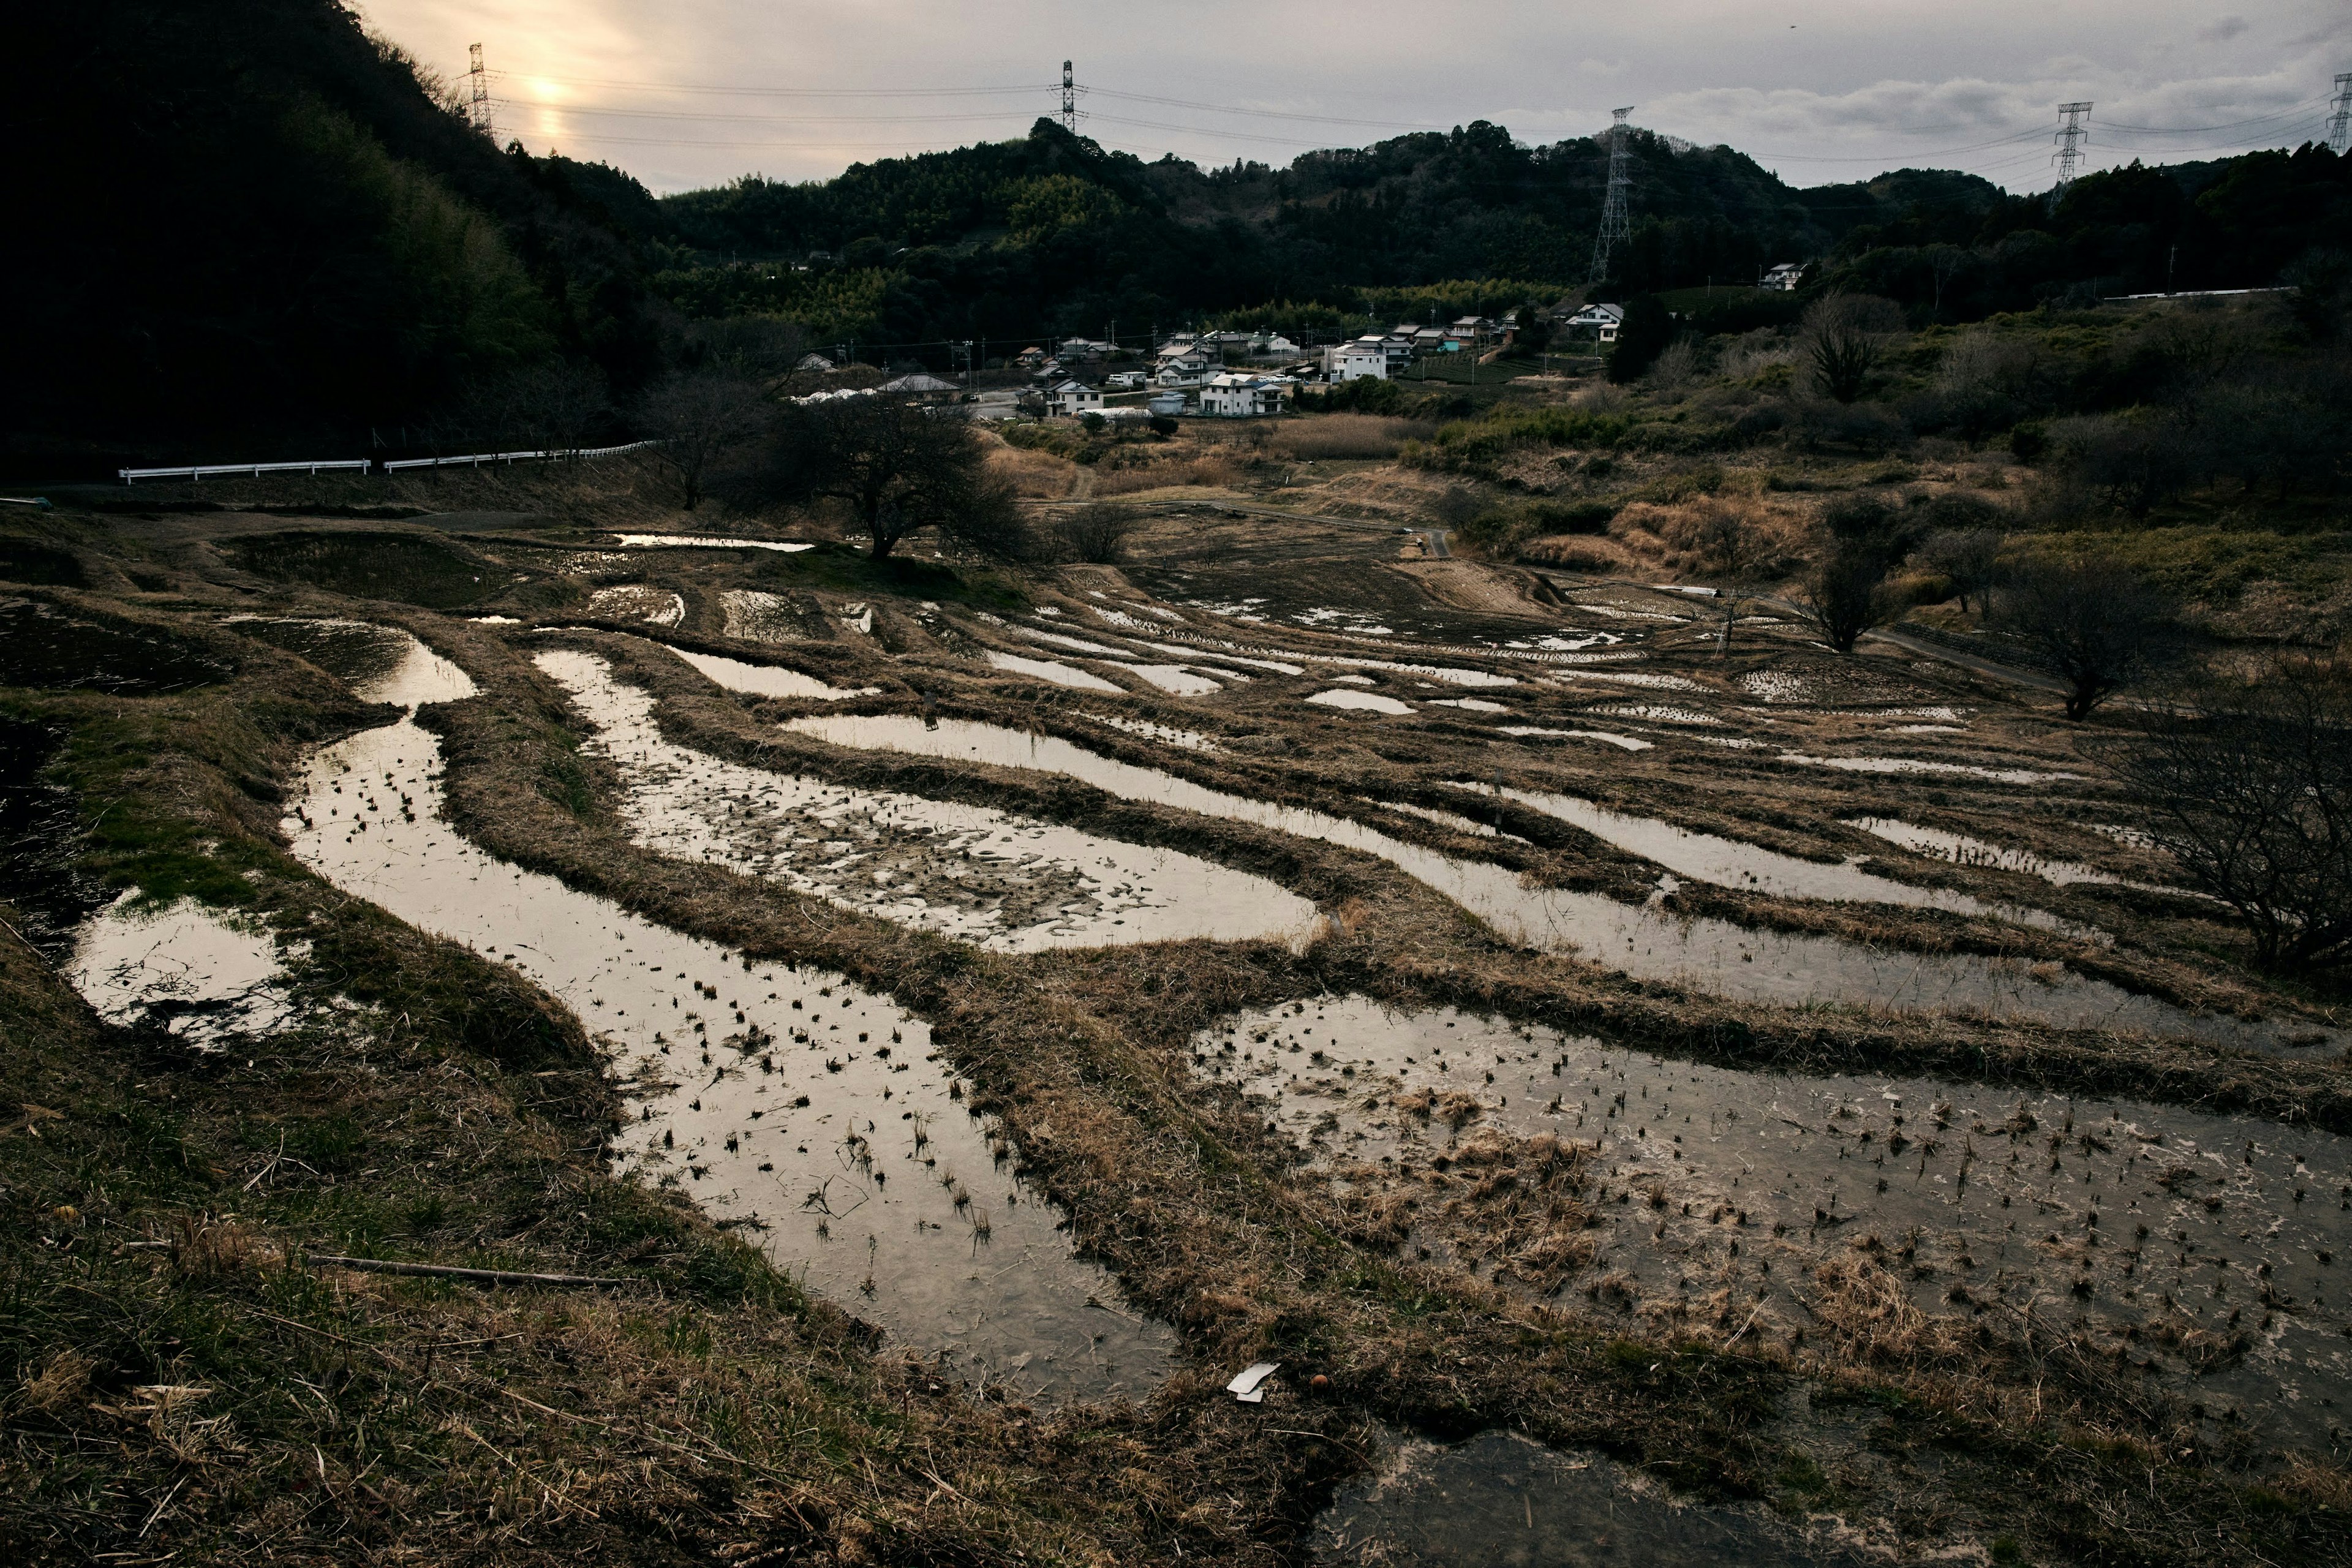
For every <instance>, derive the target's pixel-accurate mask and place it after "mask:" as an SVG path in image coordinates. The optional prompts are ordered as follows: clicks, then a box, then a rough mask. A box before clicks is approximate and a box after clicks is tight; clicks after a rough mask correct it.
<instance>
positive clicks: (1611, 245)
mask: <svg viewBox="0 0 2352 1568" xmlns="http://www.w3.org/2000/svg"><path fill="white" fill-rule="evenodd" d="M1610 112H1611V113H1612V114H1614V115H1615V116H1616V117H1617V123H1615V124H1614V125H1612V126H1611V127H1610V128H1609V194H1608V195H1607V196H1606V197H1604V198H1603V199H1602V201H1601V231H1600V232H1599V233H1598V234H1595V235H1594V236H1593V237H1592V268H1591V272H1590V274H1589V275H1588V276H1587V277H1586V278H1585V281H1586V282H1588V283H1598V282H1600V281H1601V279H1604V278H1606V277H1608V276H1609V253H1610V252H1611V251H1612V250H1613V249H1615V248H1616V247H1618V246H1621V245H1622V244H1624V243H1625V242H1626V241H1627V240H1629V239H1631V238H1632V237H1633V224H1632V222H1631V221H1630V220H1629V219H1628V218H1627V217H1626V216H1625V193H1626V191H1627V190H1628V189H1630V188H1631V187H1632V185H1633V172H1632V170H1633V165H1632V163H1631V161H1630V160H1629V159H1628V158H1627V157H1626V153H1625V117H1626V116H1627V115H1629V114H1631V113H1633V105H1632V104H1630V103H1629V104H1627V105H1626V106H1625V107H1624V108H1622V109H1617V110H1611V111H1610Z"/></svg>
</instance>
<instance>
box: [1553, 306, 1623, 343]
mask: <svg viewBox="0 0 2352 1568" xmlns="http://www.w3.org/2000/svg"><path fill="white" fill-rule="evenodd" d="M1624 322H1625V307H1624V306H1622V305H1587V306H1586V307H1584V309H1582V310H1579V311H1578V312H1577V313H1576V314H1574V315H1573V316H1570V318H1569V319H1568V320H1567V321H1563V322H1562V323H1560V324H1561V325H1562V326H1565V327H1566V328H1568V330H1569V331H1572V332H1573V331H1591V332H1598V333H1600V334H1601V342H1604V343H1613V342H1616V341H1617V329H1618V328H1619V327H1621V326H1622V325H1624Z"/></svg>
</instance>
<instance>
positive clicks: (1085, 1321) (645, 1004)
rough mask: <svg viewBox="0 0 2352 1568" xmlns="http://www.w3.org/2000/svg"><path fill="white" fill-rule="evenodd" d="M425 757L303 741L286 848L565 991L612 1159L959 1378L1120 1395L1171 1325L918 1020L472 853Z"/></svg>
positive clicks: (424, 746) (394, 743)
mask: <svg viewBox="0 0 2352 1568" xmlns="http://www.w3.org/2000/svg"><path fill="white" fill-rule="evenodd" d="M440 775H441V761H440V751H439V743H438V742H437V741H436V738H435V737H434V736H433V735H431V734H429V733H428V732H426V731H425V730H423V729H421V728H419V727H418V726H417V725H416V724H415V721H413V720H409V721H402V722H400V723H397V724H392V725H388V726H385V727H383V728H381V729H376V730H370V731H365V732H363V733H361V734H358V735H354V736H352V737H351V738H350V739H348V740H346V741H342V742H338V743H336V744H334V745H331V746H328V747H325V748H322V749H321V750H320V752H317V753H316V754H315V755H314V756H313V758H312V759H311V760H310V763H309V764H308V766H307V768H306V770H305V773H304V777H303V780H302V786H301V790H300V792H299V796H298V804H297V805H295V807H294V808H293V812H292V815H290V816H289V817H288V818H287V820H286V825H285V826H286V830H287V833H288V836H289V839H290V840H291V843H292V847H293V849H294V852H295V854H296V855H297V856H298V857H299V858H301V860H302V861H303V862H304V863H305V864H306V865H308V866H310V868H312V869H313V870H315V871H317V872H318V873H319V874H320V876H322V877H324V878H325V879H327V880H328V881H329V882H331V883H332V884H333V885H334V886H335V887H337V888H339V889H342V890H343V891H345V892H347V893H350V894H351V895H352V896H353V897H356V898H362V899H366V900H371V901H372V902H373V903H375V904H377V905H378V906H380V907H382V908H383V909H384V910H387V911H389V912H390V913H392V914H393V915H394V916H396V917H398V918H399V919H401V920H404V921H407V922H408V923H410V924H411V925H414V926H416V927H418V928H419V929H421V930H424V931H432V932H436V933H438V934H440V935H442V936H445V937H447V938H449V939H451V940H453V941H457V942H464V943H466V944H467V945H468V946H470V947H473V948H475V949H477V950H478V951H480V952H484V953H486V954H488V955H489V956H490V957H492V958H494V959H496V960H497V961H499V962H500V963H506V964H508V965H509V966H510V967H511V968H513V969H514V970H515V971H516V972H518V973H520V974H521V975H523V976H524V977H525V978H526V979H528V980H530V982H532V983H533V984H537V985H539V986H541V988H542V989H544V990H546V991H547V992H549V993H550V994H552V995H554V996H556V997H558V998H559V999H561V1000H562V1002H563V1003H564V1004H565V1005H568V1006H569V1007H571V1008H572V1011H573V1012H574V1013H575V1014H577V1015H578V1016H579V1017H580V1019H581V1020H582V1021H583V1023H584V1024H585V1025H586V1026H587V1027H588V1028H589V1029H590V1031H591V1032H592V1033H593V1034H594V1035H595V1036H596V1037H598V1038H599V1039H600V1040H601V1041H602V1042H603V1044H604V1047H606V1049H607V1050H608V1051H609V1052H610V1053H611V1056H612V1067H613V1070H614V1073H615V1075H616V1077H618V1078H619V1079H621V1080H622V1082H623V1083H624V1084H625V1086H626V1087H627V1090H628V1093H629V1095H630V1097H631V1098H630V1100H629V1115H630V1120H629V1122H628V1124H627V1127H626V1130H625V1131H624V1132H623V1133H622V1134H621V1135H620V1137H619V1138H618V1140H617V1143H616V1154H617V1156H618V1158H619V1160H620V1162H621V1163H622V1164H623V1165H624V1166H625V1167H627V1168H631V1169H634V1170H636V1171H639V1172H642V1173H644V1175H645V1176H646V1179H647V1180H649V1181H653V1182H657V1183H661V1184H672V1185H675V1186H677V1188H679V1189H680V1190H682V1191H684V1192H685V1193H687V1194H689V1195H691V1196H692V1197H693V1198H694V1199H695V1200H696V1201H697V1202H698V1204H700V1205H702V1206H703V1207H704V1208H705V1209H706V1210H707V1211H709V1213H711V1214H712V1215H715V1216H717V1217H719V1219H721V1220H722V1221H732V1222H736V1223H738V1224H740V1226H743V1227H744V1229H743V1234H744V1235H745V1237H746V1239H748V1240H751V1241H753V1242H754V1243H755V1244H756V1245H758V1246H760V1247H762V1248H763V1249H764V1250H765V1251H766V1252H767V1254H768V1255H769V1257H771V1258H773V1259H774V1260H775V1261H776V1263H777V1264H778V1266H779V1267H781V1268H785V1269H787V1270H789V1271H791V1272H792V1273H793V1274H794V1275H796V1276H799V1277H801V1278H803V1279H805V1280H806V1281H807V1283H808V1284H809V1286H810V1288H811V1289H814V1290H816V1291H817V1292H819V1293H821V1294H823V1295H824V1296H826V1297H827V1298H829V1299H831V1300H834V1301H835V1302H838V1303H839V1304H840V1305H841V1306H842V1307H844V1308H845V1310H849V1311H851V1312H854V1313H856V1315H857V1316H859V1317H862V1318H866V1319H867V1320H869V1321H874V1322H876V1323H878V1324H880V1325H881V1326H882V1327H884V1328H885V1329H887V1331H889V1332H890V1333H891V1334H892V1335H893V1336H895V1337H896V1338H898V1340H900V1341H901V1342H905V1343H907V1344H908V1345H911V1346H914V1347H918V1348H921V1349H925V1350H938V1351H940V1352H942V1353H944V1354H947V1355H949V1356H950V1357H951V1358H952V1360H953V1361H954V1362H955V1363H956V1364H957V1365H958V1367H959V1368H960V1369H961V1370H962V1371H963V1372H965V1373H968V1374H970V1375H971V1376H972V1377H974V1378H976V1379H982V1380H986V1381H992V1382H1004V1383H1008V1384H1013V1385H1015V1386H1017V1387H1018V1388H1021V1389H1023V1390H1025V1391H1028V1392H1029V1393H1031V1394H1036V1395H1039V1396H1044V1397H1051V1398H1056V1399H1064V1400H1067V1399H1077V1398H1089V1399H1091V1398H1108V1397H1117V1396H1125V1397H1137V1396H1139V1395H1140V1394H1141V1393H1142V1392H1143V1391H1144V1390H1145V1389H1146V1388H1147V1387H1148V1386H1149V1385H1150V1384H1152V1383H1153V1382H1155V1381H1156V1380H1157V1379H1158V1378H1159V1377H1160V1375H1161V1374H1162V1373H1163V1372H1164V1371H1165V1369H1166V1367H1167V1365H1168V1356H1169V1349H1170V1345H1171V1336H1170V1335H1169V1334H1168V1333H1167V1332H1166V1331H1164V1330H1162V1329H1160V1328H1159V1327H1158V1326H1157V1325H1155V1324H1151V1323H1150V1322H1147V1321H1141V1320H1139V1319H1138V1318H1136V1317H1135V1316H1134V1315H1132V1314H1130V1313H1129V1312H1127V1311H1126V1310H1124V1309H1123V1308H1122V1307H1121V1306H1120V1305H1119V1304H1118V1295H1117V1291H1116V1289H1115V1287H1114V1286H1113V1284H1112V1282H1111V1281H1110V1279H1108V1276H1106V1275H1105V1274H1104V1273H1103V1272H1102V1271H1101V1270H1099V1269H1097V1268H1094V1267H1093V1266H1092V1265H1090V1264H1087V1263H1086V1262H1084V1261H1083V1260H1081V1259H1080V1258H1077V1257H1076V1256H1075V1255H1074V1253H1073V1252H1072V1250H1071V1248H1070V1246H1069V1243H1068V1241H1067V1239H1066V1237H1064V1235H1063V1234H1062V1232H1061V1230H1060V1228H1059V1226H1060V1225H1061V1221H1060V1219H1059V1218H1058V1216H1057V1215H1056V1214H1055V1211H1054V1209H1053V1208H1052V1207H1051V1206H1050V1205H1048V1204H1046V1203H1045V1202H1044V1201H1043V1200H1042V1199H1040V1198H1039V1197H1038V1196H1037V1195H1036V1194H1034V1192H1032V1191H1030V1190H1029V1189H1027V1188H1025V1187H1024V1186H1023V1185H1022V1184H1021V1183H1019V1182H1018V1181H1017V1180H1015V1179H1014V1178H1013V1175H1012V1174H1011V1165H1010V1161H1011V1157H1012V1150H1011V1147H1010V1145H1009V1144H1008V1143H1006V1142H1005V1141H1004V1140H1003V1137H1002V1135H1001V1134H1000V1133H999V1132H998V1131H997V1130H996V1129H995V1128H994V1127H992V1125H991V1124H989V1123H988V1122H986V1121H983V1120H982V1119H980V1118H977V1117H974V1116H972V1115H971V1114H970V1113H969V1112H968V1111H967V1110H966V1109H965V1106H964V1104H963V1103H962V1100H961V1096H962V1089H961V1085H960V1084H959V1083H958V1082H957V1081H956V1079H954V1077H953V1075H952V1074H951V1072H950V1070H949V1069H947V1068H945V1067H943V1066H941V1065H940V1064H939V1063H938V1062H936V1061H934V1060H932V1058H931V1052H930V1049H929V1029H928V1027H927V1026H925V1025H924V1024H923V1023H922V1022H921V1021H920V1020H919V1019H916V1018H912V1017H909V1016H907V1015H905V1014H904V1013H902V1012H901V1011H900V1010H899V1009H898V1007H896V1006H895V1005H892V1003H891V1002H890V1000H889V998H888V997H887V996H879V995H875V994H871V993H868V992H866V991H863V990H860V989H859V988H858V987H856V986H855V985H852V984H850V983H849V982H847V981H846V980H845V979H843V978H842V977H840V976H838V975H832V974H826V973H822V972H819V971H815V970H811V969H804V968H793V967H791V966H787V965H782V964H776V963H754V962H752V961H751V960H749V959H748V958H747V957H746V956H745V955H744V954H742V953H740V952H734V951H731V950H730V949H729V948H727V947H725V946H723V945H721V944H719V943H717V942H706V941H703V940H701V939H699V938H696V937H690V936H687V935H685V934H683V933H681V932H678V931H672V930H670V929H668V928H667V927H665V926H661V925H658V924H656V923H655V922H653V921H647V920H644V919H642V918H640V917H638V916H635V915H633V914H630V913H628V912H627V911H625V910H622V909H620V908H619V907H618V906H616V905H614V904H612V903H609V902H607V901H606V900H603V899H599V898H596V897H593V895H590V894H586V893H583V892H579V891H577V890H575V889H572V888H570V887H567V886H566V885H565V884H563V883H562V882H561V881H559V880H557V879H554V878H552V877H548V876H544V875H541V874H540V873H537V872H531V871H525V870H521V869H520V868H516V867H514V866H512V865H509V864H507V863H506V862H503V861H500V860H498V859H496V858H493V857H491V856H489V855H488V854H485V853H484V852H483V851H481V850H480V849H478V848H477V847H474V846H473V845H471V844H470V843H468V842H467V841H466V840H465V839H464V838H462V837H459V836H458V835H457V832H456V831H455V830H454V829H452V828H451V827H450V826H448V824H447V823H446V821H445V820H444V819H443V817H442V816H441V813H440V797H441V782H440Z"/></svg>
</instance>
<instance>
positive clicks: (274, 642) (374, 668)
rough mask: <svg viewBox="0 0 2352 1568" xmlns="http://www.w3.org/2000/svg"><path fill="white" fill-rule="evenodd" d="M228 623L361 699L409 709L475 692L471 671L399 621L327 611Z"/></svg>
mask: <svg viewBox="0 0 2352 1568" xmlns="http://www.w3.org/2000/svg"><path fill="white" fill-rule="evenodd" d="M228 624H229V625H230V626H234V627H236V629H237V630H238V631H239V632H242V633H243V634H245V635H246V636H247V637H254V638H256V639H257V640H259V641H262V642H266V643H268V644H269V645H270V646H271V647H278V648H283V649H285V650H286V651H287V652H288V653H291V654H295V655H298V656H299V657H300V658H304V659H307V660H309V661H310V663H312V664H315V665H317V666H318V667H319V668H320V669H323V670H325V671H326V672H327V673H328V674H329V675H331V676H333V677H334V678H335V679H338V680H341V682H342V683H343V684H344V685H345V686H347V687H349V688H351V692H352V696H354V697H356V698H358V699H359V700H361V701H362V702H390V703H394V704H396V705H397V706H399V707H402V708H414V707H415V706H417V705H418V704H419V703H425V702H456V701H458V700H462V699H464V698H467V697H471V696H473V695H475V691H476V688H475V686H474V680H473V678H472V677H471V676H469V675H467V673H466V672H465V671H464V670H462V669H460V668H457V666H456V665H454V664H452V663H450V662H449V661H448V660H447V659H446V658H442V657H441V656H440V655H439V654H437V653H435V652H434V651H433V650H432V649H431V648H429V647H425V645H424V644H423V643H422V642H420V641H418V640H417V637H416V635H415V633H414V632H410V631H405V630H403V629H402V628H401V627H399V626H378V625H377V624H375V623H374V622H373V621H352V620H341V619H338V618H333V617H327V616H310V617H302V616H233V617H231V619H230V620H229V622H228Z"/></svg>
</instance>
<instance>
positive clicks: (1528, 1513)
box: [1307, 1431, 1853, 1568]
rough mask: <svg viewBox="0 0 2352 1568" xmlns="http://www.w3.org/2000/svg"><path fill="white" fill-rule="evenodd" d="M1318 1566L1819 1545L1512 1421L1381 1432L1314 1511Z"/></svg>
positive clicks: (1527, 1565)
mask: <svg viewBox="0 0 2352 1568" xmlns="http://www.w3.org/2000/svg"><path fill="white" fill-rule="evenodd" d="M1307 1561H1308V1562H1310V1563H1319V1564H1328V1565H1329V1568H1716V1565H1721V1568H1805V1565H1808V1564H1814V1563H1822V1564H1829V1563H1847V1562H1851V1561H1853V1559H1851V1558H1850V1557H1848V1556H1846V1555H1843V1554H1836V1555H1831V1554H1816V1553H1815V1552H1812V1551H1810V1550H1808V1549H1807V1548H1806V1547H1805V1546H1804V1544H1803V1543H1801V1542H1799V1541H1797V1540H1795V1539H1794V1538H1793V1532H1791V1531H1790V1530H1789V1529H1788V1527H1787V1526H1785V1525H1784V1524H1781V1523H1780V1521H1777V1520H1773V1519H1770V1518H1769V1516H1767V1515H1765V1514H1764V1513H1763V1511H1762V1510H1759V1509H1735V1508H1724V1507H1706V1506H1702V1505H1698V1504H1694V1503H1689V1502H1685V1501H1682V1500H1677V1499H1675V1497H1673V1496H1672V1495H1671V1494H1670V1493H1668V1492H1667V1490H1666V1489H1664V1487H1662V1486H1660V1485H1659V1484H1658V1483H1657V1482H1655V1481H1654V1480H1652V1479H1649V1478H1648V1477H1646V1476H1643V1475H1642V1474H1640V1473H1639V1472H1638V1471H1633V1470H1629V1469H1626V1468H1624V1467H1622V1466H1620V1465H1617V1464H1614V1463H1612V1462H1611V1461H1610V1460H1608V1459H1606V1458H1602V1457H1601V1456H1600V1455H1597V1454H1568V1453H1560V1452H1558V1451H1556V1450H1554V1449H1551V1448H1547V1447H1544V1446H1543V1445H1542V1444H1540V1443H1537V1442H1534V1441H1532V1440H1531V1439H1529V1438H1527V1437H1523V1436H1518V1435H1517V1434H1516V1433H1511V1432H1495V1431H1490V1432H1481V1433H1479V1434H1478V1435H1477V1436H1474V1437H1470V1438H1468V1439H1465V1441H1463V1442H1460V1443H1454V1444H1450V1445H1441V1444H1437V1443H1433V1442H1430V1441H1428V1440H1426V1439H1424V1438H1419V1437H1408V1436H1402V1435H1401V1434H1393V1433H1392V1434H1388V1435H1386V1437H1385V1440H1384V1441H1383V1443H1382V1445H1381V1454H1380V1458H1379V1462H1378V1464H1377V1465H1376V1466H1375V1468H1373V1469H1372V1470H1370V1472H1369V1473H1368V1474H1366V1475H1364V1476H1362V1477H1360V1478H1359V1479H1356V1480H1354V1481H1352V1482H1350V1483H1349V1485H1348V1486H1347V1487H1345V1488H1343V1489H1341V1491H1340V1493H1339V1496H1338V1497H1337V1498H1336V1499H1334V1500H1333V1501H1332V1503H1331V1506H1330V1507H1329V1508H1328V1509H1326V1510H1324V1512H1323V1514H1322V1517H1321V1518H1319V1519H1318V1521H1316V1527H1315V1532H1314V1534H1313V1535H1312V1537H1310V1538H1309V1540H1308V1542H1307Z"/></svg>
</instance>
